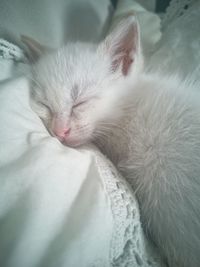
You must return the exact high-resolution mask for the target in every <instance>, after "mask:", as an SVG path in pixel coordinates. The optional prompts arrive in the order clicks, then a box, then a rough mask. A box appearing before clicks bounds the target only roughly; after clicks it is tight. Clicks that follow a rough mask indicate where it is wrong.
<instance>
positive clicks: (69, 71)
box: [32, 18, 200, 267]
mask: <svg viewBox="0 0 200 267" xmlns="http://www.w3.org/2000/svg"><path fill="white" fill-rule="evenodd" d="M33 75H34V76H33V80H34V81H35V85H34V86H33V88H32V105H33V108H34V109H35V111H36V112H37V114H38V115H39V117H40V118H41V119H42V120H43V122H44V124H45V126H46V127H47V129H48V130H49V132H50V133H51V134H52V135H53V136H55V137H57V138H58V139H59V140H60V141H61V142H62V143H64V144H65V145H68V146H72V147H76V146H79V145H81V144H84V143H87V142H92V141H93V142H94V143H95V144H96V145H97V146H98V147H99V148H100V149H101V151H102V152H103V153H104V154H106V155H107V156H108V157H109V158H110V159H111V160H112V161H113V162H114V163H115V165H116V166H117V167H118V169H119V170H120V171H121V172H122V174H123V175H124V177H125V178H126V179H128V181H129V182H130V184H131V185H132V187H133V189H134V191H135V193H136V196H137V198H138V201H139V204H140V210H141V220H142V225H143V227H144V229H145V232H146V233H147V235H148V236H149V237H150V238H151V240H153V242H154V243H155V244H156V246H157V247H158V248H159V249H160V251H161V253H162V255H163V257H164V258H165V259H166V260H167V262H168V264H169V266H170V267H179V266H180V267H189V266H190V267H198V266H199V263H200V253H199V250H200V201H199V200H200V116H199V114H200V106H199V104H198V103H197V102H198V101H197V99H198V98H199V97H200V96H199V92H198V91H197V90H196V87H197V85H192V84H191V83H187V82H186V81H185V82H184V81H180V80H179V79H178V78H177V77H175V76H173V77H172V76H163V75H161V74H159V73H156V74H153V73H145V72H144V71H143V70H142V53H141V50H140V38H139V28H138V25H137V22H136V21H135V19H132V18H131V19H130V18H128V19H125V20H124V22H123V23H121V24H120V25H119V27H118V28H117V29H116V30H114V32H113V33H111V34H110V35H109V36H108V37H107V38H106V40H105V41H103V42H102V43H101V44H100V45H88V44H80V43H77V44H73V45H72V44H69V45H67V46H66V47H65V48H62V49H60V50H58V51H57V52H55V53H52V54H50V55H47V56H44V57H43V58H41V60H39V61H38V62H37V63H36V65H34V67H33Z"/></svg>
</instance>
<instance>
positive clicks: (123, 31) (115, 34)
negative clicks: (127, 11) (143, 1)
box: [103, 15, 141, 76]
mask: <svg viewBox="0 0 200 267" xmlns="http://www.w3.org/2000/svg"><path fill="white" fill-rule="evenodd" d="M139 34H140V33H139V25H138V22H137V20H136V18H135V16H133V15H132V16H129V17H128V18H125V19H123V20H122V21H121V22H120V23H119V24H118V25H117V26H116V27H115V29H114V30H113V31H112V32H111V33H110V34H109V35H108V37H107V38H106V39H105V41H104V42H103V43H104V46H105V47H104V50H105V48H106V50H107V51H108V53H109V54H110V58H111V68H112V71H113V72H115V71H117V70H118V68H119V67H120V68H121V72H122V74H123V75H124V76H127V75H128V74H129V71H130V69H131V66H132V65H133V64H136V59H138V58H139V57H140V54H141V48H140V36H139Z"/></svg>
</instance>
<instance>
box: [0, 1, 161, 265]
mask: <svg viewBox="0 0 200 267" xmlns="http://www.w3.org/2000/svg"><path fill="white" fill-rule="evenodd" d="M130 4H134V1H133V3H131V2H130ZM109 6H110V5H109V1H108V0H101V1H92V0H85V1H82V0H75V1H69V0H68V1H65V0H59V1H53V0H36V1H27V0H2V1H1V2H0V25H1V26H0V33H1V34H0V38H1V39H0V80H1V81H0V123H1V130H0V266H2V267H109V266H116V267H117V266H119V267H123V266H126V267H127V266H130V267H133V266H134V267H137V266H141V264H142V265H143V266H146V267H150V266H155V267H159V266H161V264H160V260H159V257H158V256H157V255H156V254H155V252H154V249H153V247H151V246H150V244H149V243H148V242H147V241H146V239H145V238H144V235H143V232H142V229H141V225H140V219H139V210H138V206H137V202H136V200H135V198H134V195H133V193H132V191H131V190H130V188H129V187H128V186H127V184H126V182H125V181H124V179H123V178H121V177H120V176H119V174H118V173H117V171H116V170H115V168H114V167H113V166H112V165H111V164H110V163H109V161H108V160H107V159H105V157H103V156H102V155H101V154H100V153H99V152H98V151H97V150H96V149H95V148H92V147H85V148H81V149H76V150H75V149H71V148H67V147H65V146H63V145H61V144H60V143H59V142H58V140H57V139H56V138H53V137H51V136H49V134H48V132H47V131H46V129H45V127H44V126H43V124H42V122H41V121H40V119H39V118H38V117H37V115H36V114H35V113H34V112H33V111H32V109H31V107H30V105H29V83H28V81H27V79H26V78H25V77H23V76H22V77H17V75H16V73H17V70H18V68H19V67H20V68H21V67H22V66H23V64H21V63H18V61H20V60H21V59H22V55H21V53H20V51H19V50H18V48H17V47H15V46H13V44H12V43H9V42H6V41H5V39H6V40H12V38H13V36H16V37H17V38H19V36H20V34H27V35H29V36H31V37H33V38H35V39H36V40H38V41H40V42H42V43H43V44H47V45H49V44H50V45H51V46H52V47H57V46H59V45H60V44H62V43H65V42H67V40H69V39H70V40H76V39H77V38H80V39H81V40H88V41H91V40H93V41H97V40H98V39H99V38H100V36H101V34H102V32H103V33H104V32H105V30H106V26H107V23H108V22H109V16H108V15H109V12H110V10H111V9H110V7H109ZM6 36H7V38H6ZM14 39H15V38H14ZM24 69H25V70H26V66H25V68H24Z"/></svg>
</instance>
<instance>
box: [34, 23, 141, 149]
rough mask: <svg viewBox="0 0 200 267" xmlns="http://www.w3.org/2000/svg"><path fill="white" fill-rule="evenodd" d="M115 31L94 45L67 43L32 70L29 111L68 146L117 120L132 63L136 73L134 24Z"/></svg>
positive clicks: (82, 140) (94, 134)
mask: <svg viewBox="0 0 200 267" xmlns="http://www.w3.org/2000/svg"><path fill="white" fill-rule="evenodd" d="M119 28H120V29H119V30H118V31H115V32H114V34H111V35H110V36H108V38H107V39H106V40H105V41H104V42H102V43H101V44H100V45H98V46H96V45H91V44H83V43H76V44H68V45H67V46H66V47H64V48H61V49H59V50H58V51H57V52H54V53H51V54H49V55H47V56H44V57H41V58H40V60H39V61H38V62H37V63H36V64H35V65H34V66H33V80H34V82H35V84H34V86H33V87H32V106H33V109H34V110H35V111H36V113H37V114H38V116H39V117H40V118H41V119H42V121H43V122H44V124H45V126H46V128H47V129H48V131H49V132H50V133H51V134H52V135H53V136H56V137H57V138H58V139H59V140H60V141H61V142H62V143H64V144H66V145H68V146H73V147H75V146H79V145H81V144H84V143H87V142H88V141H90V140H92V139H93V138H95V136H96V135H98V134H99V133H100V132H101V130H102V127H104V128H105V125H106V123H107V122H110V121H113V120H114V119H115V118H117V117H119V116H120V109H119V105H120V101H121V99H122V98H123V95H126V90H123V88H124V86H123V84H124V82H125V79H126V78H127V77H126V76H128V73H129V72H130V67H131V65H132V62H134V65H135V69H134V72H135V73H136V72H137V71H136V69H137V66H138V65H139V64H136V62H137V59H138V57H137V51H138V49H137V46H138V43H137V41H135V40H138V36H136V31H137V30H138V28H137V25H136V22H135V20H134V21H133V20H130V19H129V20H126V21H125V23H123V24H121V25H120V27H119ZM130 34H131V36H130Z"/></svg>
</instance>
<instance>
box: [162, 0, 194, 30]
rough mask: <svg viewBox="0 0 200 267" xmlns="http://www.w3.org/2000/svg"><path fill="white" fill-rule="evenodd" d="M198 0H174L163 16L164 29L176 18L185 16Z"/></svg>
mask: <svg viewBox="0 0 200 267" xmlns="http://www.w3.org/2000/svg"><path fill="white" fill-rule="evenodd" d="M197 1H198V0H172V1H171V2H170V4H169V6H168V8H167V10H166V13H165V14H164V16H163V18H162V27H163V29H164V28H165V27H167V26H168V25H169V24H170V23H171V22H172V21H174V20H175V19H177V18H179V17H182V16H184V15H185V14H186V13H187V12H188V10H189V9H190V7H191V6H192V5H193V4H194V3H195V2H197Z"/></svg>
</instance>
